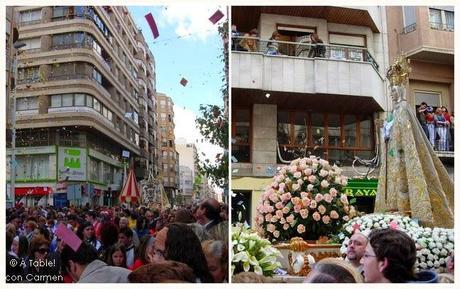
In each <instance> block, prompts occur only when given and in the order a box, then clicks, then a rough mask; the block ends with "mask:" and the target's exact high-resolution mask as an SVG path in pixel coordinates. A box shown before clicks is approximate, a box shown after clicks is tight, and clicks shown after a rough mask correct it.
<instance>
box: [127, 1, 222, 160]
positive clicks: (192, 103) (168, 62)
mask: <svg viewBox="0 0 460 289" xmlns="http://www.w3.org/2000/svg"><path fill="white" fill-rule="evenodd" d="M218 9H219V10H221V11H222V12H223V13H224V14H227V10H226V7H225V6H218V5H215V6H213V5H211V4H190V5H189V4H179V5H170V6H136V7H135V6H130V7H129V11H130V12H131V15H132V17H133V19H134V21H135V22H136V25H137V26H138V27H139V28H140V29H141V30H142V33H143V35H144V38H145V40H146V42H147V44H148V45H149V47H150V50H151V51H152V54H153V56H154V58H155V66H156V88H157V91H158V92H162V93H165V94H166V95H168V96H169V97H171V98H172V100H173V102H174V122H175V125H176V128H175V131H174V132H175V137H176V140H177V139H179V138H184V139H186V141H187V142H192V143H195V144H196V146H197V149H198V151H199V156H200V157H203V156H202V154H201V152H204V153H205V154H206V157H208V158H210V159H213V158H215V156H216V154H218V153H222V149H220V148H218V147H216V146H214V145H211V144H210V143H207V142H201V140H202V136H201V135H200V133H199V131H198V129H197V128H196V125H195V118H196V115H198V114H199V107H200V104H217V105H222V104H223V101H222V95H221V93H220V88H221V87H222V84H223V83H222V81H221V78H222V76H223V75H222V73H223V72H222V71H223V68H224V64H223V62H222V61H221V60H220V59H219V57H220V55H221V53H222V45H223V43H222V39H221V37H220V35H219V33H218V29H217V28H218V25H219V24H220V23H221V22H222V21H224V19H225V18H226V16H225V17H224V18H222V19H221V20H220V21H219V22H218V23H216V24H215V25H213V24H212V23H211V21H209V17H211V16H212V15H213V14H214V13H215V12H216V11H217V10H218ZM148 13H152V15H153V18H154V19H155V22H156V24H157V27H158V31H159V34H160V36H159V37H158V38H156V39H154V38H153V34H152V32H151V30H150V27H149V26H148V23H147V21H146V19H145V15H146V14H148ZM182 77H183V78H185V79H187V80H188V83H187V85H186V86H185V87H184V86H182V85H181V84H180V83H179V82H180V80H181V79H182ZM197 140H198V142H197ZM179 158H180V156H179Z"/></svg>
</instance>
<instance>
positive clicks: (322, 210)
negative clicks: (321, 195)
mask: <svg viewBox="0 0 460 289" xmlns="http://www.w3.org/2000/svg"><path fill="white" fill-rule="evenodd" d="M318 212H319V213H320V214H321V215H324V213H326V208H325V207H324V206H323V205H319V207H318Z"/></svg>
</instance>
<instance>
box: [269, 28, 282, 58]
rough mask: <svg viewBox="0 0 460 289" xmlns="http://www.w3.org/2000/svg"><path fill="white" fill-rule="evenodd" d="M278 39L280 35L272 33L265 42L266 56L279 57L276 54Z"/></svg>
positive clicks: (275, 32) (277, 53) (276, 32)
mask: <svg viewBox="0 0 460 289" xmlns="http://www.w3.org/2000/svg"><path fill="white" fill-rule="evenodd" d="M279 39H280V34H279V32H278V31H276V30H275V31H273V33H272V37H270V39H269V40H268V42H267V52H266V54H267V55H279V54H280V53H279V52H278V48H279V47H278V46H279V43H278V41H279Z"/></svg>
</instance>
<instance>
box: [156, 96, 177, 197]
mask: <svg viewBox="0 0 460 289" xmlns="http://www.w3.org/2000/svg"><path fill="white" fill-rule="evenodd" d="M156 98H157V101H158V126H159V128H160V134H159V137H160V139H161V162H162V172H161V175H162V177H163V187H164V189H165V192H166V194H167V195H168V198H169V200H172V199H173V198H175V196H176V194H177V189H178V188H179V157H180V156H179V154H178V153H177V151H176V144H175V137H174V127H175V125H174V109H173V107H174V103H173V101H172V99H171V98H170V97H169V96H167V95H166V94H164V93H159V92H158V93H157V94H156Z"/></svg>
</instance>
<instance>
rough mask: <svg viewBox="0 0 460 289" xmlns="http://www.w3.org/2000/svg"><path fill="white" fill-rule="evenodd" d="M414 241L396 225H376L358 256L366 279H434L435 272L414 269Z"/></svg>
mask: <svg viewBox="0 0 460 289" xmlns="http://www.w3.org/2000/svg"><path fill="white" fill-rule="evenodd" d="M415 260H416V248H415V242H414V240H412V239H411V237H409V236H408V235H407V234H406V233H404V232H402V231H399V230H396V229H378V230H374V231H372V232H371V233H370V234H369V242H368V243H367V246H366V250H365V251H364V254H363V257H362V258H361V264H363V275H364V281H365V282H366V283H407V282H416V283H437V282H438V277H437V275H436V273H435V272H432V271H421V272H418V273H415V272H414V269H413V268H414V264H415Z"/></svg>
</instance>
